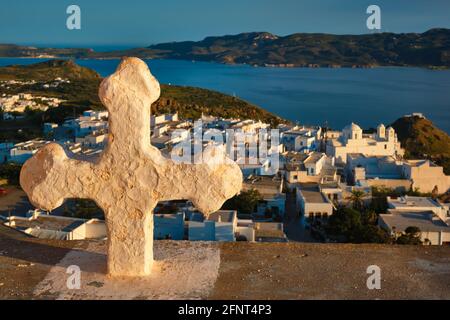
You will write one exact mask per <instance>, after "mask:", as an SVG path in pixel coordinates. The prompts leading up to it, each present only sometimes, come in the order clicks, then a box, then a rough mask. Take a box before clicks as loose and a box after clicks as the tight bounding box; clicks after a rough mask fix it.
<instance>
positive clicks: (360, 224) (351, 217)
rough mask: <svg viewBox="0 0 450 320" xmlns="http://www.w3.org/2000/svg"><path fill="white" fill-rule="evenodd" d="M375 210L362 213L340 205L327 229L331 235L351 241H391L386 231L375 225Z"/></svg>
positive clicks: (329, 221)
mask: <svg viewBox="0 0 450 320" xmlns="http://www.w3.org/2000/svg"><path fill="white" fill-rule="evenodd" d="M376 219H377V216H376V214H375V213H374V212H373V211H368V212H364V213H361V212H359V211H357V210H355V209H352V208H346V207H340V208H338V210H337V211H336V213H334V214H333V215H332V216H331V217H330V218H329V220H328V225H327V226H326V228H325V230H326V231H327V233H328V234H329V235H332V236H334V237H336V238H341V239H342V241H345V242H350V243H390V242H391V238H390V236H389V235H388V233H387V232H386V231H384V230H383V229H381V228H380V227H378V226H377V225H375V223H376Z"/></svg>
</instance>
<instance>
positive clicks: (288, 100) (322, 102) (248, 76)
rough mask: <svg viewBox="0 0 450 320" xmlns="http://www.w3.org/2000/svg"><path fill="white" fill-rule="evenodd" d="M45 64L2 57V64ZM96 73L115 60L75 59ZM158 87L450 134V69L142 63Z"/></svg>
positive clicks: (334, 122)
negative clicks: (406, 122) (426, 122)
mask: <svg viewBox="0 0 450 320" xmlns="http://www.w3.org/2000/svg"><path fill="white" fill-rule="evenodd" d="M45 60H47V59H31V58H0V66H5V65H12V64H21V65H25V64H32V63H36V62H39V61H45ZM76 62H77V63H78V64H80V65H82V66H85V67H88V68H91V69H93V70H95V71H97V72H98V73H99V74H100V75H102V76H108V75H110V74H111V73H113V72H114V70H115V68H116V67H117V65H118V63H119V60H117V59H114V60H95V59H87V60H76ZM146 62H147V64H148V65H149V67H150V69H151V72H152V73H153V75H154V76H156V78H157V79H158V80H159V81H160V82H161V83H165V84H172V85H182V86H194V87H202V88H207V89H211V90H216V91H220V92H222V93H225V94H229V95H233V96H236V97H239V98H241V99H244V100H246V101H248V102H250V103H253V104H255V105H258V106H260V107H261V108H264V109H266V110H267V111H269V112H272V113H274V114H276V115H278V116H280V117H282V118H285V119H288V120H291V121H293V122H295V123H299V124H302V125H326V126H328V127H331V128H333V129H337V130H340V129H342V128H343V127H344V126H345V125H347V124H349V123H351V122H355V123H357V124H359V125H360V126H361V127H363V128H367V129H368V128H374V127H376V126H377V125H378V124H380V123H384V124H386V125H389V124H391V123H392V122H394V121H395V120H396V119H398V118H399V117H401V116H403V115H406V114H411V113H413V112H418V113H423V114H424V116H425V117H427V118H428V119H430V120H432V121H433V122H434V124H435V125H436V126H438V127H439V128H441V129H442V130H444V131H446V132H447V133H450V70H429V69H425V68H409V67H378V68H372V69H348V68H341V69H332V68H270V67H267V68H265V67H252V66H248V65H225V64H218V63H209V62H197V61H183V60H146Z"/></svg>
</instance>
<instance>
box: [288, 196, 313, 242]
mask: <svg viewBox="0 0 450 320" xmlns="http://www.w3.org/2000/svg"><path fill="white" fill-rule="evenodd" d="M284 232H285V233H286V236H287V237H288V239H289V241H292V242H317V241H316V240H315V239H314V238H313V237H311V234H310V231H309V230H306V229H305V226H304V224H303V223H302V221H301V218H300V215H299V213H298V212H297V210H296V198H295V193H291V192H288V193H286V213H285V217H284Z"/></svg>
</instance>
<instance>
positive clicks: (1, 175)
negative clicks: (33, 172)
mask: <svg viewBox="0 0 450 320" xmlns="http://www.w3.org/2000/svg"><path fill="white" fill-rule="evenodd" d="M2 160H3V159H2ZM21 169H22V166H21V165H20V164H16V163H5V164H2V165H0V179H6V180H8V183H9V184H11V185H19V176H20V170H21Z"/></svg>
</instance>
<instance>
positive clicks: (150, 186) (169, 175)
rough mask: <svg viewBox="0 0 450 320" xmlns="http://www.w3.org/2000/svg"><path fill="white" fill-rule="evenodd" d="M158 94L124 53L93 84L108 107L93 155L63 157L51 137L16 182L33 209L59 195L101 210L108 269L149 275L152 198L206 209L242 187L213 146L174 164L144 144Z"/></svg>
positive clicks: (234, 168) (54, 203)
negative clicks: (194, 159) (100, 145)
mask: <svg viewBox="0 0 450 320" xmlns="http://www.w3.org/2000/svg"><path fill="white" fill-rule="evenodd" d="M159 95H160V87H159V83H158V81H157V80H156V79H155V78H154V77H153V76H152V75H151V73H150V70H149V69H148V67H147V65H146V64H145V62H143V61H142V60H140V59H137V58H125V59H124V60H123V61H122V62H121V63H120V65H119V67H118V68H117V70H116V72H115V73H114V74H113V75H111V76H110V77H108V78H106V79H104V80H103V82H102V83H101V85H100V90H99V96H100V99H101V101H102V102H103V104H104V105H105V106H106V108H107V109H108V111H109V138H108V143H107V146H106V148H105V150H104V152H103V153H102V155H101V156H100V158H99V159H98V160H96V161H95V162H88V161H79V160H74V159H70V158H69V157H68V156H67V155H66V152H65V151H64V149H63V148H62V147H61V146H60V145H58V144H55V143H52V144H49V145H47V146H45V147H44V148H42V149H41V150H40V151H39V152H38V153H36V155H35V156H34V157H33V158H31V159H29V160H28V161H27V162H26V163H25V164H24V166H23V168H22V172H21V175H20V184H21V186H22V188H23V189H24V190H25V192H26V193H27V194H28V196H29V198H30V201H31V203H32V204H33V205H34V206H36V207H38V208H41V209H43V210H48V211H50V210H53V209H55V208H57V207H59V206H61V205H62V204H63V202H64V200H65V199H68V198H83V199H92V200H94V201H95V202H96V203H97V205H98V206H99V207H100V208H102V209H103V211H104V213H105V219H106V224H107V229H108V273H109V275H112V276H144V275H148V274H150V272H151V267H152V263H153V215H152V211H153V209H154V208H155V206H156V205H157V203H158V201H167V200H181V199H187V200H191V201H192V202H193V204H194V205H195V206H196V208H197V209H198V210H200V211H201V212H202V213H204V214H206V215H208V214H210V213H212V212H215V211H217V210H219V209H220V207H221V206H222V204H223V203H224V202H225V201H226V200H227V199H229V198H231V197H232V196H234V195H235V194H236V193H238V192H240V190H241V187H242V173H241V171H240V169H239V167H238V165H237V164H236V163H234V162H233V161H231V160H230V159H228V158H227V157H226V155H225V154H224V152H223V151H222V150H221V149H215V148H210V149H208V150H207V151H206V154H204V155H203V163H201V164H196V165H193V164H182V163H175V162H173V161H172V160H170V159H168V158H165V157H164V156H163V155H162V154H161V153H160V151H159V150H158V149H157V148H155V147H153V146H151V144H150V106H151V104H152V103H154V102H155V101H156V100H157V99H158V98H159ZM218 157H219V158H221V159H222V162H221V163H220V162H218V161H217V159H218ZM211 159H214V163H212V161H211Z"/></svg>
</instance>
